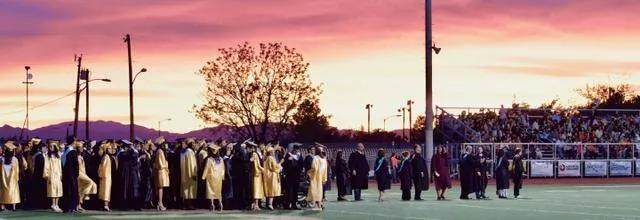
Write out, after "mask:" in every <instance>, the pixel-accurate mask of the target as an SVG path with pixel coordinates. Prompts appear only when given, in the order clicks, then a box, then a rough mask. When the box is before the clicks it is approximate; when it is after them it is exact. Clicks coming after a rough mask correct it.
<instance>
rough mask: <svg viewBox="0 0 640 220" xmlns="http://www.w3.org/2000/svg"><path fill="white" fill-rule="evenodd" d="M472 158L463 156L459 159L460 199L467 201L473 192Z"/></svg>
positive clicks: (466, 155) (469, 155)
mask: <svg viewBox="0 0 640 220" xmlns="http://www.w3.org/2000/svg"><path fill="white" fill-rule="evenodd" d="M473 171H474V170H473V156H472V155H471V154H464V155H462V157H461V158H460V173H459V174H460V198H461V199H467V198H468V197H469V194H470V193H471V192H473V189H474V188H473V176H474V175H473V173H474V172H473Z"/></svg>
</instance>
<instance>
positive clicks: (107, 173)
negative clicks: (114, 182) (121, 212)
mask: <svg viewBox="0 0 640 220" xmlns="http://www.w3.org/2000/svg"><path fill="white" fill-rule="evenodd" d="M98 177H100V187H99V188H98V198H99V199H100V200H102V201H107V202H108V201H111V158H110V157H109V155H106V154H105V155H103V156H102V161H101V162H100V166H98Z"/></svg>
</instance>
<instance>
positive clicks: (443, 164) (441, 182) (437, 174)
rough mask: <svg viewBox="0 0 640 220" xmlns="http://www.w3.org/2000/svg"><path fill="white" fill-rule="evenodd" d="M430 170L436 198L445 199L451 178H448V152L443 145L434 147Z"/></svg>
mask: <svg viewBox="0 0 640 220" xmlns="http://www.w3.org/2000/svg"><path fill="white" fill-rule="evenodd" d="M431 171H432V174H433V178H434V181H433V182H434V185H435V186H436V196H437V197H438V200H444V199H445V196H444V194H445V192H446V191H447V189H448V188H451V179H450V178H449V153H447V148H445V147H443V146H438V147H436V152H435V153H434V154H433V157H432V158H431Z"/></svg>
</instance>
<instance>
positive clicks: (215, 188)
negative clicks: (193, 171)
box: [202, 158, 225, 199]
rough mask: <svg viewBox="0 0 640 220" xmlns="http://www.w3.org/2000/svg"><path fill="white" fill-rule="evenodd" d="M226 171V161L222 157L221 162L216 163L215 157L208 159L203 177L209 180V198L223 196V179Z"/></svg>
mask: <svg viewBox="0 0 640 220" xmlns="http://www.w3.org/2000/svg"><path fill="white" fill-rule="evenodd" d="M224 172H225V168H224V161H223V160H222V159H220V161H219V163H216V161H215V159H213V158H209V159H207V160H206V162H205V166H204V172H203V173H202V179H203V180H205V181H206V182H207V184H206V187H207V188H206V192H207V199H221V198H222V180H224Z"/></svg>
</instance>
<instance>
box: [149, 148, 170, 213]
mask: <svg viewBox="0 0 640 220" xmlns="http://www.w3.org/2000/svg"><path fill="white" fill-rule="evenodd" d="M156 144H157V146H158V148H157V149H156V151H155V153H154V156H155V157H154V158H153V172H154V175H153V177H154V181H155V182H154V183H155V184H154V186H155V188H156V192H157V195H158V196H157V197H158V198H157V199H158V201H157V206H158V211H164V210H167V208H166V207H165V206H164V203H163V202H162V200H163V189H164V188H166V187H169V183H170V180H169V162H168V161H167V156H166V155H165V152H167V149H168V144H167V143H166V142H165V140H164V138H163V137H159V138H158V139H156Z"/></svg>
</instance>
